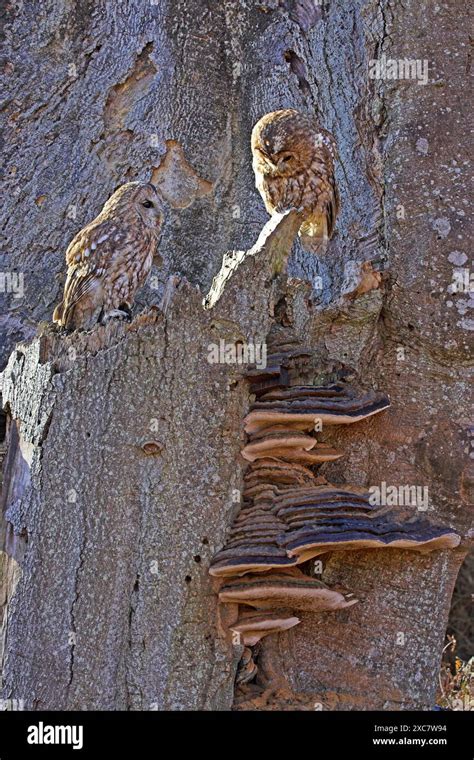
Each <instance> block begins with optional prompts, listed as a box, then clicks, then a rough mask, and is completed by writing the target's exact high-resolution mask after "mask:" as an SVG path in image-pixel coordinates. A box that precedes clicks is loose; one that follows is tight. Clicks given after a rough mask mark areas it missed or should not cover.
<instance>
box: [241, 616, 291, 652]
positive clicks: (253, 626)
mask: <svg viewBox="0 0 474 760" xmlns="http://www.w3.org/2000/svg"><path fill="white" fill-rule="evenodd" d="M300 622H301V621H300V619H299V618H298V617H295V616H294V615H289V614H288V613H283V612H281V613H278V612H250V613H249V612H247V613H244V614H243V615H242V616H241V617H240V618H239V619H238V621H237V622H236V623H234V625H231V627H230V630H231V631H232V632H233V633H236V634H238V636H239V638H240V642H241V643H242V644H244V645H245V646H250V647H252V646H255V644H257V642H259V641H260V639H263V637H264V636H269V635H270V634H271V633H280V631H287V630H289V629H290V628H294V626H295V625H298V623H300Z"/></svg>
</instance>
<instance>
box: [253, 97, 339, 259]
mask: <svg viewBox="0 0 474 760" xmlns="http://www.w3.org/2000/svg"><path fill="white" fill-rule="evenodd" d="M252 156H253V169H254V172H255V180H256V186H257V189H258V191H259V192H260V195H261V196H262V198H263V201H264V203H265V208H266V209H267V211H268V212H269V214H274V213H275V212H280V213H281V212H283V211H287V210H288V209H290V208H296V209H302V210H303V211H304V216H303V223H302V225H301V227H300V230H299V234H300V236H301V242H302V243H303V246H304V247H305V248H306V249H307V250H310V251H312V252H315V253H318V252H322V251H323V250H324V248H325V244H326V241H327V240H328V239H329V238H331V237H332V235H333V233H334V227H335V224H336V217H337V214H338V211H339V193H338V189H337V185H336V179H335V176H334V166H335V162H336V160H337V157H338V156H337V145H336V141H335V139H334V137H333V136H332V135H331V134H330V133H329V132H327V131H326V130H325V129H322V128H321V127H320V126H319V124H318V122H317V120H316V118H315V117H313V116H307V115H306V114H303V113H300V112H299V111H295V110H294V109H291V108H288V109H285V110H282V111H273V112H272V113H267V114H266V115H265V116H263V117H262V118H261V119H260V120H259V121H258V122H257V123H256V124H255V126H254V128H253V130H252Z"/></svg>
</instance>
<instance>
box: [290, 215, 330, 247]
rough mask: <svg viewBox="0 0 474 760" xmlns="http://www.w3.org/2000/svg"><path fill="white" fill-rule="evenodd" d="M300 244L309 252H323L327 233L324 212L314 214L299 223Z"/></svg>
mask: <svg viewBox="0 0 474 760" xmlns="http://www.w3.org/2000/svg"><path fill="white" fill-rule="evenodd" d="M298 234H299V236H300V239H301V245H302V246H303V248H304V249H305V251H309V253H316V254H323V253H325V251H326V248H327V245H328V242H329V235H328V223H327V218H326V215H325V214H315V215H313V216H311V217H310V218H309V219H307V220H306V221H305V222H303V224H302V225H301V227H300V229H299V232H298Z"/></svg>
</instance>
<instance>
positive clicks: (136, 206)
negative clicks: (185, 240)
mask: <svg viewBox="0 0 474 760" xmlns="http://www.w3.org/2000/svg"><path fill="white" fill-rule="evenodd" d="M104 212H106V213H107V215H110V214H111V213H113V214H114V215H115V214H116V215H120V216H122V215H124V214H125V215H130V214H132V216H135V217H138V219H139V220H140V221H141V222H142V223H143V224H144V225H145V227H147V228H149V229H150V230H151V231H152V232H153V233H154V234H156V235H157V234H158V233H159V231H160V229H161V226H162V224H163V220H164V206H163V201H162V199H161V197H160V195H159V194H158V190H157V189H156V187H155V186H154V185H152V184H151V182H127V183H126V184H125V185H122V186H121V187H119V188H118V190H116V191H115V193H114V194H113V195H112V196H111V197H110V198H109V200H108V201H107V203H106V204H105V206H104Z"/></svg>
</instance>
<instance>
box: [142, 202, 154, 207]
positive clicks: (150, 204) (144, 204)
mask: <svg viewBox="0 0 474 760" xmlns="http://www.w3.org/2000/svg"><path fill="white" fill-rule="evenodd" d="M142 206H145V208H154V207H155V204H154V203H152V202H151V201H143V203H142Z"/></svg>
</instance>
